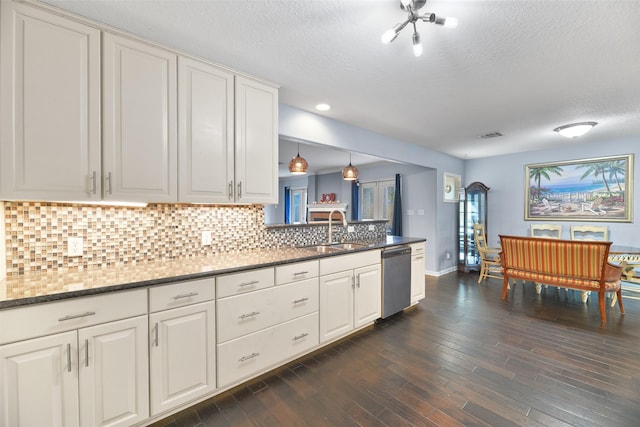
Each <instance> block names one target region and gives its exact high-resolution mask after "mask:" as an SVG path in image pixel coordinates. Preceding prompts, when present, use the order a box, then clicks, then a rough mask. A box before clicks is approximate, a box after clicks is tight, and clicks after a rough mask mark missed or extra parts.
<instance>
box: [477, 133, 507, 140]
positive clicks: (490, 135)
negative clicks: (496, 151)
mask: <svg viewBox="0 0 640 427" xmlns="http://www.w3.org/2000/svg"><path fill="white" fill-rule="evenodd" d="M499 136H502V134H501V133H500V132H491V133H485V134H484V135H480V138H482V139H489V138H497V137H499Z"/></svg>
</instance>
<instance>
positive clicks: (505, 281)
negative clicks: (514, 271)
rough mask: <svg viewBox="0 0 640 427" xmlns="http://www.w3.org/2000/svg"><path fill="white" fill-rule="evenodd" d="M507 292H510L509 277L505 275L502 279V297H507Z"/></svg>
mask: <svg viewBox="0 0 640 427" xmlns="http://www.w3.org/2000/svg"><path fill="white" fill-rule="evenodd" d="M507 292H509V277H507V275H505V276H504V278H503V279H502V299H506V298H507Z"/></svg>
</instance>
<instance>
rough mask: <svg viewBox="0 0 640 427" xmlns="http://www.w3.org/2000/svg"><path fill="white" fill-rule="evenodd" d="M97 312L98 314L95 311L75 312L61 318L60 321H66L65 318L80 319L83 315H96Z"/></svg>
mask: <svg viewBox="0 0 640 427" xmlns="http://www.w3.org/2000/svg"><path fill="white" fill-rule="evenodd" d="M95 314H96V312H95V311H87V312H86V313H82V314H73V315H69V316H64V317H61V318H59V319H58V322H64V321H65V320H72V319H80V318H81V317H87V316H95Z"/></svg>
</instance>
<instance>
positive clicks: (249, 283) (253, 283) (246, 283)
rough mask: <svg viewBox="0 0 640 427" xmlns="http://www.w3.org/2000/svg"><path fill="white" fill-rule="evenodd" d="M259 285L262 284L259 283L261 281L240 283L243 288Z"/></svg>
mask: <svg viewBox="0 0 640 427" xmlns="http://www.w3.org/2000/svg"><path fill="white" fill-rule="evenodd" d="M257 283H260V281H259V280H252V281H250V282H244V283H240V287H243V286H253V285H255V284H257Z"/></svg>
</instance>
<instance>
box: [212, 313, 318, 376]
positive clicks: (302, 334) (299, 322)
mask: <svg viewBox="0 0 640 427" xmlns="http://www.w3.org/2000/svg"><path fill="white" fill-rule="evenodd" d="M317 345H318V312H315V313H311V314H308V315H306V316H303V317H300V318H298V319H294V320H290V321H288V322H285V323H282V324H279V325H277V326H273V327H270V328H267V329H264V330H262V331H258V332H254V333H252V334H249V335H245V336H242V337H240V338H236V339H234V340H231V341H227V342H226V343H223V344H219V345H218V382H219V384H220V387H224V386H227V385H230V384H233V383H236V382H239V381H240V380H242V379H243V378H247V377H250V376H252V375H255V374H257V373H259V372H261V371H264V370H266V369H267V368H270V367H273V366H276V365H278V364H280V362H282V361H285V360H287V359H290V358H291V357H293V356H296V355H298V354H302V353H304V352H305V351H306V350H309V349H311V348H313V347H315V346H317Z"/></svg>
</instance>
